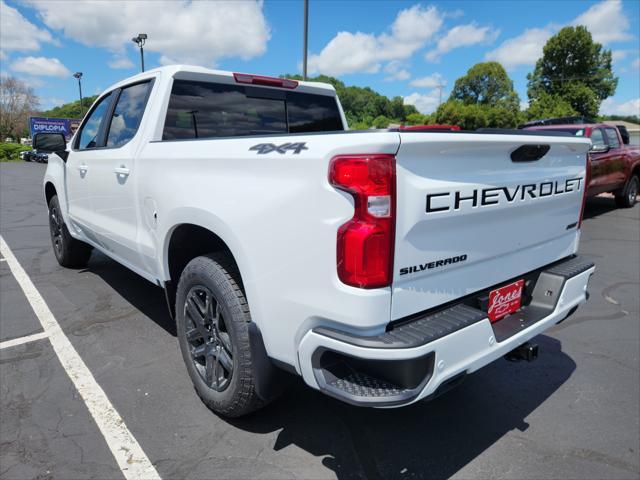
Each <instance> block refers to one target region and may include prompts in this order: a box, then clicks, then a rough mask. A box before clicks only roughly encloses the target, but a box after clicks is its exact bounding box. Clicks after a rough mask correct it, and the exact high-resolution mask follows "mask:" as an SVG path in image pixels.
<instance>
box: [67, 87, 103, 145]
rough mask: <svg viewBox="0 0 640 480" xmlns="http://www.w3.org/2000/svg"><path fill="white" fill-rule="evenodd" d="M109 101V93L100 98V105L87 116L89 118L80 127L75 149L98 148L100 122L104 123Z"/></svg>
mask: <svg viewBox="0 0 640 480" xmlns="http://www.w3.org/2000/svg"><path fill="white" fill-rule="evenodd" d="M110 100H111V93H109V94H107V95H105V96H104V97H102V99H101V100H100V103H98V105H96V107H95V108H94V109H93V111H92V112H91V115H89V118H88V119H87V121H86V122H85V124H84V125H83V126H82V130H81V131H80V135H79V136H78V139H79V140H78V143H77V144H76V148H78V149H80V150H85V149H87V148H95V147H98V146H99V145H98V144H97V142H98V135H100V127H101V126H102V122H103V121H104V117H105V115H106V113H107V108H108V107H109V103H110V102H109V101H110Z"/></svg>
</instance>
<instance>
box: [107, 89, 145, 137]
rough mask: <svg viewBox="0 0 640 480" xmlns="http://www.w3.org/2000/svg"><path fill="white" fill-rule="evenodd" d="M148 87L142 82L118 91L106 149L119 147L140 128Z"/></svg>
mask: <svg viewBox="0 0 640 480" xmlns="http://www.w3.org/2000/svg"><path fill="white" fill-rule="evenodd" d="M150 86H151V83H150V82H144V83H138V84H135V85H131V86H129V87H125V88H123V89H122V90H121V91H120V96H119V97H118V103H117V104H116V108H115V109H114V111H113V116H112V117H111V125H110V127H109V135H108V136H107V147H120V146H122V145H124V144H125V143H127V142H128V141H129V140H131V139H132V138H133V137H134V135H135V134H136V132H137V131H138V127H139V126H140V120H141V119H142V114H143V113H144V108H145V105H146V103H147V95H148V93H149V87H150Z"/></svg>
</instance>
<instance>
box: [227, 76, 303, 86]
mask: <svg viewBox="0 0 640 480" xmlns="http://www.w3.org/2000/svg"><path fill="white" fill-rule="evenodd" d="M233 78H234V79H235V81H236V82H237V83H248V84H250V85H265V86H267V87H280V88H289V89H293V88H296V87H297V86H298V82H297V80H290V79H288V78H276V77H263V76H261V75H250V74H248V73H234V74H233Z"/></svg>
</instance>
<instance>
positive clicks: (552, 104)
mask: <svg viewBox="0 0 640 480" xmlns="http://www.w3.org/2000/svg"><path fill="white" fill-rule="evenodd" d="M577 115H579V114H578V112H576V111H575V110H574V109H573V107H572V106H571V103H569V102H568V101H567V100H565V99H564V98H562V97H560V96H559V95H549V94H548V93H546V92H542V93H541V94H540V95H538V96H537V97H536V98H534V99H533V100H531V102H530V103H529V108H528V109H527V110H525V111H524V117H525V119H527V120H542V119H545V118H557V117H574V116H577Z"/></svg>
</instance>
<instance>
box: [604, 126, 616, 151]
mask: <svg viewBox="0 0 640 480" xmlns="http://www.w3.org/2000/svg"><path fill="white" fill-rule="evenodd" d="M605 132H607V138H608V139H609V146H610V147H611V148H620V140H618V134H617V133H616V131H615V130H614V129H613V128H605Z"/></svg>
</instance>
